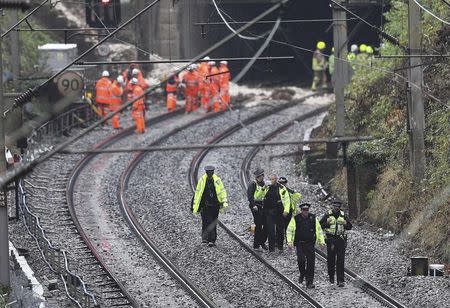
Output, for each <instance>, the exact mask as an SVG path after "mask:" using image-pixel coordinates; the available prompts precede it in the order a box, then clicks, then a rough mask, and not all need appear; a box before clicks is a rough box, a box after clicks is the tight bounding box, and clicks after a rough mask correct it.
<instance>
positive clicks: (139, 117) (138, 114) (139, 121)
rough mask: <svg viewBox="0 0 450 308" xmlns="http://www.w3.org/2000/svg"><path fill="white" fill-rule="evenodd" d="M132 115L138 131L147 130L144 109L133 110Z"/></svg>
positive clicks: (140, 132) (139, 132)
mask: <svg viewBox="0 0 450 308" xmlns="http://www.w3.org/2000/svg"><path fill="white" fill-rule="evenodd" d="M131 117H132V118H133V119H134V122H135V123H136V133H138V134H142V133H143V132H145V118H144V110H133V111H132V112H131Z"/></svg>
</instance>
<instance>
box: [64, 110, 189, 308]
mask: <svg viewBox="0 0 450 308" xmlns="http://www.w3.org/2000/svg"><path fill="white" fill-rule="evenodd" d="M179 114H182V110H181V109H180V110H177V111H175V112H172V113H165V114H162V115H160V116H156V117H154V118H151V119H149V120H148V121H147V122H150V123H152V124H156V123H159V122H162V121H165V120H167V119H170V118H172V117H175V116H177V115H179ZM133 133H134V130H133V127H130V128H128V129H125V130H123V131H121V132H120V133H118V134H116V135H112V136H110V137H108V138H106V139H104V140H103V141H101V142H100V143H99V144H97V145H96V146H95V148H96V149H100V148H105V147H108V146H110V145H112V144H114V143H115V142H117V141H119V140H121V139H124V138H126V137H129V136H130V135H132V134H133ZM95 156H96V155H95V154H91V155H87V156H85V157H84V158H83V159H82V160H80V161H79V162H78V164H77V165H76V166H75V168H74V169H73V171H72V173H71V175H70V177H69V180H68V182H67V187H66V199H67V205H68V211H69V215H70V216H69V217H70V218H71V221H72V222H73V224H74V227H75V230H76V232H77V234H78V235H79V236H80V237H81V239H82V241H83V242H84V244H85V245H86V246H85V247H83V246H80V247H78V248H79V249H80V250H81V251H82V252H83V253H84V254H85V255H86V256H85V258H86V259H89V260H90V262H89V263H88V264H87V265H86V266H87V267H88V268H87V269H88V270H89V272H90V276H91V277H90V279H89V277H88V279H89V281H91V282H92V283H91V284H92V286H93V287H95V288H96V293H97V295H98V296H99V298H100V299H101V301H102V304H103V305H104V306H105V307H140V306H139V304H138V302H137V301H136V300H135V299H134V297H133V296H132V295H131V294H130V293H129V291H128V290H127V289H126V288H125V286H124V285H123V283H122V282H121V281H120V280H119V279H118V278H117V277H116V275H115V274H113V272H112V270H111V269H110V268H109V267H108V266H107V265H106V262H105V261H104V260H103V258H102V257H101V255H100V253H99V251H98V248H97V247H95V245H94V244H93V243H92V242H91V240H90V239H89V237H88V236H87V235H86V233H85V232H84V230H83V228H82V227H81V224H80V222H79V220H78V217H77V214H76V210H75V206H74V186H75V182H76V180H77V178H78V177H79V175H80V173H81V172H82V170H83V169H84V168H85V167H86V166H87V165H88V164H89V162H90V161H91V160H92V159H93V158H94V157H95ZM95 277H101V278H100V279H98V278H97V279H96V278H95Z"/></svg>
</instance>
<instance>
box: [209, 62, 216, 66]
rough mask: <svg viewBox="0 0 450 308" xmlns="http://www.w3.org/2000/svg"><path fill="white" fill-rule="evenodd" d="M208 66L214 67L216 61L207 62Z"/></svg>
mask: <svg viewBox="0 0 450 308" xmlns="http://www.w3.org/2000/svg"><path fill="white" fill-rule="evenodd" d="M208 65H210V66H214V65H216V61H209V62H208Z"/></svg>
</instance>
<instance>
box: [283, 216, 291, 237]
mask: <svg viewBox="0 0 450 308" xmlns="http://www.w3.org/2000/svg"><path fill="white" fill-rule="evenodd" d="M291 218H292V213H289V214H287V216H286V217H284V233H286V231H287V227H288V226H289V223H290V222H291Z"/></svg>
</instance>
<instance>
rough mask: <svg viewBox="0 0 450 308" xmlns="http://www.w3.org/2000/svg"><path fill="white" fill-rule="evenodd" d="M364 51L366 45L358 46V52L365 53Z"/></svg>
mask: <svg viewBox="0 0 450 308" xmlns="http://www.w3.org/2000/svg"><path fill="white" fill-rule="evenodd" d="M366 50H367V45H366V44H361V45H359V52H366Z"/></svg>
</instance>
